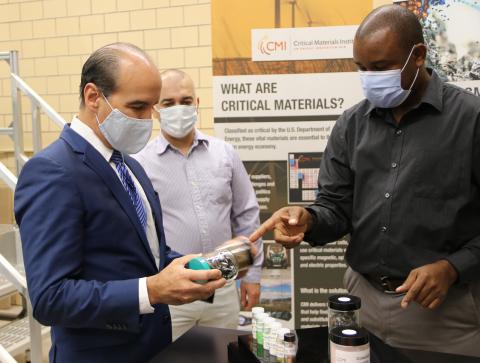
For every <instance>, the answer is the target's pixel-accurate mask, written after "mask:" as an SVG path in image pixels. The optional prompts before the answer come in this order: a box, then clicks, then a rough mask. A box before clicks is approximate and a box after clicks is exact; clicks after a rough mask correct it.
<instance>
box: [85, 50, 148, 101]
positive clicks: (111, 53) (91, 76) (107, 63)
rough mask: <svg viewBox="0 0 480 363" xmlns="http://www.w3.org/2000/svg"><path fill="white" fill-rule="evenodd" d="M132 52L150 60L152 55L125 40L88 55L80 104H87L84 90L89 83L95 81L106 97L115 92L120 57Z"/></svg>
mask: <svg viewBox="0 0 480 363" xmlns="http://www.w3.org/2000/svg"><path fill="white" fill-rule="evenodd" d="M132 52H133V53H136V54H138V55H140V56H143V57H145V58H146V59H148V60H150V57H148V55H147V54H146V53H145V52H144V51H143V50H142V49H140V48H139V47H137V46H136V45H133V44H130V43H123V42H117V43H112V44H108V45H105V46H103V47H101V48H99V49H97V50H96V51H95V52H93V53H92V54H91V55H90V57H88V59H87V61H86V62H85V64H84V65H83V67H82V75H81V79H80V105H81V106H82V107H83V106H84V105H85V99H84V96H83V90H84V89H85V86H86V85H87V83H94V84H95V85H96V86H97V87H98V88H99V89H100V91H101V92H102V93H103V94H104V96H105V97H108V96H110V95H111V94H112V93H113V92H115V90H116V87H117V78H118V65H119V59H120V57H121V56H122V55H125V54H128V53H132ZM150 61H151V60H150Z"/></svg>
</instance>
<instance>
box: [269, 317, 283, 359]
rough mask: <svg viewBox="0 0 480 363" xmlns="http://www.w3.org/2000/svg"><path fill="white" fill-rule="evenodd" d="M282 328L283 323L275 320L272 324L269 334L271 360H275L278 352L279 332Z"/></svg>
mask: <svg viewBox="0 0 480 363" xmlns="http://www.w3.org/2000/svg"><path fill="white" fill-rule="evenodd" d="M281 328H282V324H281V323H280V322H278V321H274V322H273V323H271V324H270V334H269V335H268V341H269V342H268V346H269V350H270V357H271V359H270V360H271V361H275V359H274V357H276V352H277V333H278V331H279V330H280V329H281Z"/></svg>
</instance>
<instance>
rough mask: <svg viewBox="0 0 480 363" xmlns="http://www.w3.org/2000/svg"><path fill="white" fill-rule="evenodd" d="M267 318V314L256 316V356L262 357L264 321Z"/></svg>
mask: <svg viewBox="0 0 480 363" xmlns="http://www.w3.org/2000/svg"><path fill="white" fill-rule="evenodd" d="M266 318H268V314H267V313H260V314H258V315H257V330H256V335H257V356H261V357H263V330H264V325H265V323H264V321H265V319H266Z"/></svg>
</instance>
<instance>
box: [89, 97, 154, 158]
mask: <svg viewBox="0 0 480 363" xmlns="http://www.w3.org/2000/svg"><path fill="white" fill-rule="evenodd" d="M102 96H103V94H102ZM103 98H104V99H105V101H106V102H107V104H108V105H109V106H110V108H111V109H112V112H110V113H109V114H108V116H107V117H106V118H105V120H103V122H102V123H100V122H99V121H98V116H97V115H95V117H96V118H97V123H98V127H99V128H100V132H101V133H102V134H103V136H104V137H105V139H107V141H108V142H109V143H110V145H112V147H113V148H114V149H115V150H118V151H121V152H124V153H127V154H136V153H138V152H139V151H140V150H142V149H143V148H144V147H145V145H147V143H148V140H149V139H150V135H151V134H152V123H153V120H152V119H151V118H150V119H137V118H133V117H129V116H127V115H125V114H124V113H122V112H121V111H120V110H119V109H118V108H115V109H114V108H113V107H112V106H111V105H110V102H108V100H107V98H106V97H105V96H103Z"/></svg>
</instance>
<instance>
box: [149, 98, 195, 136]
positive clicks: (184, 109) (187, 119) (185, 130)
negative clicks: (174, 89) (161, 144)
mask: <svg viewBox="0 0 480 363" xmlns="http://www.w3.org/2000/svg"><path fill="white" fill-rule="evenodd" d="M157 111H158V112H159V113H160V127H161V128H162V130H163V131H165V132H166V133H167V134H169V135H170V136H173V137H175V138H177V139H181V138H183V137H185V136H187V135H188V134H189V133H190V132H191V131H192V130H193V127H194V126H195V123H196V122H197V108H196V107H195V106H188V105H177V106H172V107H167V108H160V109H157Z"/></svg>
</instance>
